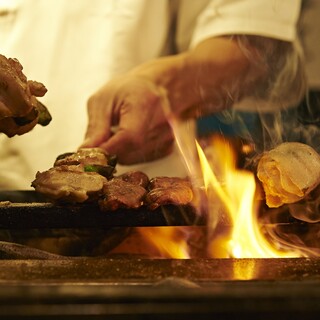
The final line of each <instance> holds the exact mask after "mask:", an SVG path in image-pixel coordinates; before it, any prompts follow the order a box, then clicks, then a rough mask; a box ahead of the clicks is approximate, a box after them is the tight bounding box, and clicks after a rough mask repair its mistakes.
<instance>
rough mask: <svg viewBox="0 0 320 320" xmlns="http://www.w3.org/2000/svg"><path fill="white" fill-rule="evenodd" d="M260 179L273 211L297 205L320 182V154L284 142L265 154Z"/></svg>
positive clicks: (258, 172) (261, 159)
mask: <svg viewBox="0 0 320 320" xmlns="http://www.w3.org/2000/svg"><path fill="white" fill-rule="evenodd" d="M257 177H258V178H259V180H260V181H261V183H262V186H263V189H264V191H265V195H266V203H267V205H268V206H269V207H270V208H272V207H273V208H275V207H280V206H281V205H283V204H289V203H295V202H298V201H300V200H302V199H303V198H305V197H306V196H307V195H308V194H309V193H310V192H311V191H312V190H314V189H315V188H316V187H317V186H318V185H319V183H320V155H319V154H318V153H317V152H316V151H315V150H314V149H313V148H312V147H310V146H308V145H306V144H303V143H299V142H285V143H282V144H280V145H278V146H277V147H275V148H274V149H272V150H270V151H267V152H265V153H264V154H263V155H262V157H261V158H260V160H259V163H258V168H257Z"/></svg>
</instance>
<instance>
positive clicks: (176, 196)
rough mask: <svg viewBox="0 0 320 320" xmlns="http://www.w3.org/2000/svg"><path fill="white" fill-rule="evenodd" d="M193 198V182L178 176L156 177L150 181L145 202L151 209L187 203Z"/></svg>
mask: <svg viewBox="0 0 320 320" xmlns="http://www.w3.org/2000/svg"><path fill="white" fill-rule="evenodd" d="M192 199H193V191H192V187H191V183H190V181H189V180H188V179H183V178H177V177H156V178H153V179H151V181H150V183H149V192H148V194H147V195H146V198H145V202H146V204H147V205H148V207H149V208H150V209H151V210H154V209H156V208H158V207H159V206H162V205H167V204H174V205H186V204H188V203H190V202H191V201H192Z"/></svg>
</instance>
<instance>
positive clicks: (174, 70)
mask: <svg viewBox="0 0 320 320" xmlns="http://www.w3.org/2000/svg"><path fill="white" fill-rule="evenodd" d="M252 55H253V56H254V55H255V50H254V49H252ZM254 65H255V66H258V65H259V64H254ZM251 69H252V63H251V62H250V60H249V59H248V56H247V55H246V54H245V53H244V52H243V50H242V49H241V48H240V46H239V43H238V42H237V41H236V40H235V39H233V38H232V37H212V38H209V39H207V40H205V41H203V42H201V43H200V44H199V45H198V46H196V47H195V48H194V49H191V50H189V51H187V52H185V53H182V54H178V55H173V56H168V57H163V58H159V59H156V60H153V61H150V62H147V63H145V64H142V65H140V66H138V67H137V68H135V69H133V70H132V71H130V72H129V73H127V74H125V75H124V76H121V77H118V78H116V79H114V80H112V81H111V82H109V83H107V84H106V85H105V86H103V87H102V88H101V89H100V90H99V91H98V92H96V93H95V94H94V95H93V96H92V97H91V98H90V99H89V102H88V115H89V124H88V128H87V133H86V140H85V142H84V143H83V145H82V146H83V147H93V146H100V147H103V148H104V149H106V150H107V151H108V152H110V153H114V154H117V156H118V159H119V163H122V164H132V163H136V162H143V161H149V160H153V159H157V158H160V157H161V156H164V155H166V154H168V153H170V151H171V147H172V143H173V134H172V132H171V128H170V126H169V124H168V121H167V116H168V114H167V115H166V114H165V113H168V112H173V113H174V114H175V115H177V116H183V117H191V116H200V115H203V114H206V113H212V112H216V111H218V110H221V109H222V108H226V107H228V106H230V104H231V102H233V100H234V99H237V97H239V96H240V95H241V92H242V93H243V92H244V91H245V90H248V86H249V83H250V82H252V80H250V81H249V79H254V78H255V77H259V76H261V73H263V70H262V69H263V68H262V69H261V66H259V67H257V68H255V69H252V70H251ZM236 83H237V84H238V85H240V87H237V86H235V84H236ZM235 89H236V90H235ZM114 126H116V127H117V128H116V131H113V127H114Z"/></svg>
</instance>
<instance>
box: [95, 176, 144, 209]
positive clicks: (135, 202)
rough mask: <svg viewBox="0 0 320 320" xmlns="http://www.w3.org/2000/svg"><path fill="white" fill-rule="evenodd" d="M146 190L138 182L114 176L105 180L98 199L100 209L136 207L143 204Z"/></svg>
mask: <svg viewBox="0 0 320 320" xmlns="http://www.w3.org/2000/svg"><path fill="white" fill-rule="evenodd" d="M146 193H147V190H146V189H145V188H143V187H142V186H140V185H138V184H133V183H131V182H128V181H125V180H122V179H120V178H114V179H111V180H109V181H107V182H105V184H104V186H103V196H102V198H101V199H100V200H99V202H98V203H99V207H100V209H101V210H102V211H108V210H111V211H113V210H117V209H119V208H130V209H137V208H139V207H141V206H142V205H143V199H144V197H145V195H146Z"/></svg>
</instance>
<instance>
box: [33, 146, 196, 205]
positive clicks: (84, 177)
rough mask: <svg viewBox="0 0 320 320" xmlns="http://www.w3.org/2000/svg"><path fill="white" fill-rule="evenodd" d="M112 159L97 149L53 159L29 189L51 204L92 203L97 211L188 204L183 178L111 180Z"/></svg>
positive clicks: (133, 174)
mask: <svg viewBox="0 0 320 320" xmlns="http://www.w3.org/2000/svg"><path fill="white" fill-rule="evenodd" d="M116 160H117V159H116V157H115V156H114V155H109V154H107V153H106V152H105V150H103V149H101V148H81V149H79V150H78V151H77V152H69V153H65V154H63V155H60V156H58V157H57V159H56V161H55V162H54V166H53V167H52V168H50V169H49V170H47V171H44V172H38V173H37V174H36V178H35V180H34V181H33V182H32V184H31V186H32V187H34V188H35V190H36V191H37V192H39V193H41V194H43V195H45V196H46V197H47V198H48V199H51V200H53V201H54V202H59V203H65V204H68V203H69V204H76V203H83V202H85V203H88V202H90V203H93V204H94V205H98V206H99V208H100V209H101V211H115V210H117V209H123V208H125V209H137V208H139V207H141V206H147V207H148V208H149V209H151V210H154V209H156V208H158V207H159V206H162V205H168V204H173V205H176V206H179V205H186V204H189V203H190V202H191V201H192V199H193V191H192V187H191V183H190V181H189V180H188V179H187V178H178V177H156V178H153V179H151V180H149V177H148V176H147V175H146V174H145V173H144V172H142V171H128V172H126V173H123V174H121V175H119V176H114V175H113V174H114V172H115V166H116Z"/></svg>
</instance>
